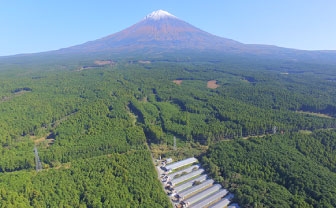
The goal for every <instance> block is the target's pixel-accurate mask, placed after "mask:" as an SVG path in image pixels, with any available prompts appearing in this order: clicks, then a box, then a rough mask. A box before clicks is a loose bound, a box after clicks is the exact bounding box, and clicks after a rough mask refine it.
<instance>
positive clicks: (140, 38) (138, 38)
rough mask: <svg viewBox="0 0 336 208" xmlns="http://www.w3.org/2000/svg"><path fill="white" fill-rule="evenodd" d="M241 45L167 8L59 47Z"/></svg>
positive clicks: (214, 47) (218, 47)
mask: <svg viewBox="0 0 336 208" xmlns="http://www.w3.org/2000/svg"><path fill="white" fill-rule="evenodd" d="M243 48H244V44H241V43H239V42H236V41H234V40H230V39H225V38H221V37H218V36H215V35H212V34H210V33H207V32H205V31H202V30H200V29H198V28H196V27H194V26H192V25H190V24H189V23H187V22H185V21H183V20H180V19H179V18H177V17H175V16H174V15H172V14H170V13H169V12H167V11H163V10H158V11H154V12H152V13H150V14H148V15H147V16H145V17H144V18H143V19H142V20H141V21H140V22H138V23H136V24H134V25H132V26H131V27H129V28H127V29H125V30H122V31H120V32H118V33H115V34H112V35H109V36H107V37H104V38H101V39H98V40H95V41H90V42H87V43H84V44H81V45H77V46H73V47H70V48H65V49H61V50H60V51H64V52H69V51H72V52H102V51H135V50H139V49H147V50H156V49H157V50H164V51H171V50H176V49H179V50H181V49H197V50H223V49H225V50H229V51H233V50H238V49H239V50H241V49H243Z"/></svg>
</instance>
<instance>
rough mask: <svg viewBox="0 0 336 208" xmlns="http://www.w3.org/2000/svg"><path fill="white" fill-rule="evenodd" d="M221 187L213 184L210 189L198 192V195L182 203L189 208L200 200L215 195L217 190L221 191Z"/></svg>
mask: <svg viewBox="0 0 336 208" xmlns="http://www.w3.org/2000/svg"><path fill="white" fill-rule="evenodd" d="M221 188H222V186H221V185H219V184H215V185H213V186H211V187H210V188H207V189H205V190H204V191H201V192H199V193H198V194H195V195H193V196H192V197H190V198H188V199H186V200H183V201H184V203H186V204H188V205H189V206H190V205H192V204H194V203H196V202H198V201H200V200H201V199H204V198H205V197H207V196H209V195H211V194H213V193H215V192H216V191H218V190H219V189H221Z"/></svg>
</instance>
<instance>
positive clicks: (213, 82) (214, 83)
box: [207, 80, 219, 89]
mask: <svg viewBox="0 0 336 208" xmlns="http://www.w3.org/2000/svg"><path fill="white" fill-rule="evenodd" d="M207 87H208V88H210V89H216V88H217V87H219V85H218V84H217V80H209V81H208V83H207Z"/></svg>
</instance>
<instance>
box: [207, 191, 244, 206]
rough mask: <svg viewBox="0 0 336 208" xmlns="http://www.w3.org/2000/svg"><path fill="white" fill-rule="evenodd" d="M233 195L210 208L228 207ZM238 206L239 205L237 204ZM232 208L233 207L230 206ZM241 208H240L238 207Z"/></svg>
mask: <svg viewBox="0 0 336 208" xmlns="http://www.w3.org/2000/svg"><path fill="white" fill-rule="evenodd" d="M233 196H234V195H233V194H228V195H227V196H225V197H224V198H223V199H222V200H220V201H219V202H217V203H215V204H213V205H212V206H210V207H209V208H223V207H227V206H228V205H229V204H230V203H231V199H232V198H233ZM237 205H238V204H237ZM230 206H232V205H230ZM230 206H229V207H230ZM229 207H228V208H229ZM238 207H239V206H238ZM232 208H234V207H232Z"/></svg>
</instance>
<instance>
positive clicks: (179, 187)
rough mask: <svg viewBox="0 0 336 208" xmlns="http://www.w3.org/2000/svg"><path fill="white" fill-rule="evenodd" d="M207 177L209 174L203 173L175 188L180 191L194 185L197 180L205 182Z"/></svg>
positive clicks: (177, 191)
mask: <svg viewBox="0 0 336 208" xmlns="http://www.w3.org/2000/svg"><path fill="white" fill-rule="evenodd" d="M207 178H208V176H207V175H201V176H200V177H197V178H195V179H192V180H190V181H188V182H186V183H183V184H181V185H179V186H176V187H174V190H175V192H176V193H180V192H181V191H183V190H185V189H187V188H190V187H192V186H193V184H194V182H195V181H199V182H203V181H205V180H206V179H207Z"/></svg>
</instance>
